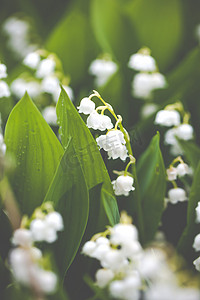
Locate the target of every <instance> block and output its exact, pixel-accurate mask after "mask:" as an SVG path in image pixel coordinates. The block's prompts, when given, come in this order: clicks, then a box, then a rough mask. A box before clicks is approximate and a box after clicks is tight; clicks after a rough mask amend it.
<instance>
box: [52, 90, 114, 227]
mask: <svg viewBox="0 0 200 300" xmlns="http://www.w3.org/2000/svg"><path fill="white" fill-rule="evenodd" d="M57 116H58V124H59V126H60V136H61V141H62V144H63V146H64V147H66V145H67V142H68V139H69V137H70V136H72V137H73V144H74V148H75V151H76V153H77V156H78V158H79V160H80V163H81V167H82V169H83V173H84V177H85V180H86V183H87V187H88V189H89V190H90V189H91V188H93V187H95V186H97V185H98V184H103V185H102V188H103V189H105V190H106V191H107V193H103V194H104V197H103V199H104V200H103V203H104V206H105V211H106V212H107V213H108V214H109V217H108V218H109V220H110V221H111V220H112V221H113V220H116V221H117V220H119V213H118V208H117V202H116V199H115V197H114V195H113V189H112V184H111V181H110V177H109V175H108V172H107V169H106V167H105V164H104V162H103V159H102V157H101V154H100V151H99V149H98V147H97V144H96V141H95V140H94V138H93V137H92V135H91V133H90V131H89V129H88V128H87V126H86V125H85V123H84V122H83V120H82V118H81V117H80V115H79V113H78V112H77V110H76V109H75V107H74V105H73V104H72V102H71V101H70V99H69V98H68V96H67V94H66V92H65V90H64V89H62V91H61V94H60V98H59V100H58V103H57ZM108 208H109V209H108ZM109 211H112V213H114V214H115V217H113V216H111V215H112V213H111V212H109ZM105 225H108V224H105ZM112 225H114V223H112Z"/></svg>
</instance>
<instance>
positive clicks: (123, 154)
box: [108, 145, 128, 161]
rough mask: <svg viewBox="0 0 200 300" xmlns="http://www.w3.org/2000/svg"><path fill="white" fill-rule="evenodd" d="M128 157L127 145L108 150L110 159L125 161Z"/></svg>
mask: <svg viewBox="0 0 200 300" xmlns="http://www.w3.org/2000/svg"><path fill="white" fill-rule="evenodd" d="M127 157H128V151H127V148H126V146H125V145H118V146H116V147H114V148H113V149H112V150H108V159H111V158H112V159H117V158H120V159H121V160H123V161H125V160H126V159H127Z"/></svg>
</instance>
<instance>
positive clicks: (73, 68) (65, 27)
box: [46, 8, 98, 84]
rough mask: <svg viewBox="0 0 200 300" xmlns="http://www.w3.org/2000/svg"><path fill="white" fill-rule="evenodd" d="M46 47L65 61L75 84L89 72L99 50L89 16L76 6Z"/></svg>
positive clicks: (52, 35)
mask: <svg viewBox="0 0 200 300" xmlns="http://www.w3.org/2000/svg"><path fill="white" fill-rule="evenodd" d="M46 48H47V49H48V50H49V51H52V52H55V53H56V54H57V55H58V56H59V58H60V59H61V61H62V63H63V67H64V70H65V73H66V74H69V75H70V77H71V79H72V82H73V84H78V83H79V84H80V83H81V82H82V80H83V78H84V77H85V75H86V74H88V66H89V64H90V63H91V60H92V58H93V59H95V58H96V56H97V54H98V51H97V46H96V43H95V39H94V37H93V34H92V31H91V28H90V23H89V19H88V16H87V15H86V14H84V12H83V10H81V9H79V8H78V9H77V8H75V9H74V10H72V11H70V13H69V11H68V10H67V13H66V14H65V15H64V17H63V18H62V19H61V21H60V22H59V23H58V25H57V26H56V27H55V29H54V30H53V31H52V33H51V35H50V36H49V38H48V40H47V42H46Z"/></svg>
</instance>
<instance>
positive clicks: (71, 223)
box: [44, 140, 89, 276]
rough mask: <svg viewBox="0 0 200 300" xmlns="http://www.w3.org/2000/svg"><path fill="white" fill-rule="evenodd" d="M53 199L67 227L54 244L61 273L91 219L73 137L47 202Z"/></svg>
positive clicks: (66, 266)
mask: <svg viewBox="0 0 200 300" xmlns="http://www.w3.org/2000/svg"><path fill="white" fill-rule="evenodd" d="M46 201H51V202H53V205H54V208H55V210H56V211H59V212H60V213H61V215H62V217H63V220H64V231H63V232H62V233H60V235H59V239H58V241H57V242H56V243H55V245H54V249H55V252H54V253H55V259H56V262H57V264H58V267H59V270H60V272H61V275H62V276H64V274H65V272H66V270H67V269H68V268H69V266H70V264H71V263H72V261H73V259H74V257H75V255H76V252H77V250H78V247H79V245H80V242H81V239H82V236H83V234H84V231H85V227H86V224H87V220H88V213H89V200H88V191H87V186H86V183H85V180H84V176H83V172H82V169H81V164H80V161H79V157H78V155H77V153H76V152H75V150H74V147H73V141H72V140H70V142H69V143H68V146H67V147H66V150H65V153H64V155H63V158H62V160H61V162H60V164H59V167H58V169H57V171H56V174H55V177H54V179H53V181H52V184H51V186H50V188H49V190H48V192H47V195H46V197H45V200H44V202H46Z"/></svg>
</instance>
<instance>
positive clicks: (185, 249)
mask: <svg viewBox="0 0 200 300" xmlns="http://www.w3.org/2000/svg"><path fill="white" fill-rule="evenodd" d="M199 178H200V162H199V163H198V166H197V168H196V171H195V174H194V179H193V182H192V186H191V190H190V194H189V200H188V209H187V225H186V228H185V230H184V232H183V234H182V236H181V238H180V240H179V243H178V247H177V249H178V251H179V252H180V253H182V254H184V255H185V256H186V257H190V258H191V255H192V253H194V250H193V249H192V244H193V241H194V237H195V235H196V234H197V233H199V230H200V225H199V224H197V223H196V222H195V220H196V211H195V208H196V207H197V204H198V202H199V201H200V184H199Z"/></svg>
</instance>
